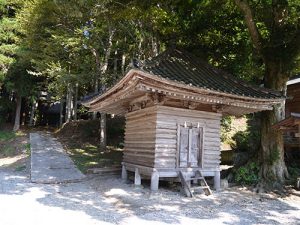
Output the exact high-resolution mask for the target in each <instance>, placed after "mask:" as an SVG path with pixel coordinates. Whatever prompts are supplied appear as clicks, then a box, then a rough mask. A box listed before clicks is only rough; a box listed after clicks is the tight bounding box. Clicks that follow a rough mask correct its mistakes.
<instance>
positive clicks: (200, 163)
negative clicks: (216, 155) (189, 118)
mask: <svg viewBox="0 0 300 225" xmlns="http://www.w3.org/2000/svg"><path fill="white" fill-rule="evenodd" d="M185 124H187V123H185ZM185 124H180V123H178V124H177V145H176V168H188V166H187V167H180V162H179V160H180V159H179V158H180V128H181V127H185ZM189 124H190V125H189V126H186V127H188V128H199V129H201V131H202V132H200V133H201V135H200V137H199V138H200V141H199V143H200V144H199V152H198V167H191V168H203V159H204V157H203V156H204V134H205V127H204V126H199V125H198V124H196V125H195V123H194V124H193V123H189ZM190 136H191V135H190V130H189V137H188V139H189V149H188V155H187V161H189V154H190V147H191V146H190Z"/></svg>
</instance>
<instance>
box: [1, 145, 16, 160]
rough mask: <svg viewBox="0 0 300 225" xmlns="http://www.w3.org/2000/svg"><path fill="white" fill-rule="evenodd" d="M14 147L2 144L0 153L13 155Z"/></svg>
mask: <svg viewBox="0 0 300 225" xmlns="http://www.w3.org/2000/svg"><path fill="white" fill-rule="evenodd" d="M15 152H16V149H15V148H14V147H12V146H9V145H8V146H3V147H1V149H0V153H1V155H3V156H4V157H10V156H13V155H15Z"/></svg>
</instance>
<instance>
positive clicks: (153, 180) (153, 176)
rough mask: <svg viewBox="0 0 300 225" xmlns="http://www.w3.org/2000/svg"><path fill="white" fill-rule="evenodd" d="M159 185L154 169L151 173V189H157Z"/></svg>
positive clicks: (157, 174)
mask: <svg viewBox="0 0 300 225" xmlns="http://www.w3.org/2000/svg"><path fill="white" fill-rule="evenodd" d="M158 186H159V173H158V172H157V171H156V170H154V171H153V172H152V174H151V191H157V190H158Z"/></svg>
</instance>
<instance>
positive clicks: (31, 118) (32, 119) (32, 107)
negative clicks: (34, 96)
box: [29, 100, 37, 126]
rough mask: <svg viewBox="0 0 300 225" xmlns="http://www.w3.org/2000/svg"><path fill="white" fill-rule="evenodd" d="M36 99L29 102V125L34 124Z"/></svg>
mask: <svg viewBox="0 0 300 225" xmlns="http://www.w3.org/2000/svg"><path fill="white" fill-rule="evenodd" d="M36 104H37V103H36V101H35V100H33V101H32V103H31V110H30V118H29V126H33V125H34V114H35V109H36Z"/></svg>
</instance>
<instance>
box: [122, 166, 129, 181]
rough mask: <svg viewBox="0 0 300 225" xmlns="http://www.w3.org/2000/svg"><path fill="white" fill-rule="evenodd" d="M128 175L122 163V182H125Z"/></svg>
mask: <svg viewBox="0 0 300 225" xmlns="http://www.w3.org/2000/svg"><path fill="white" fill-rule="evenodd" d="M127 179H128V174H127V170H126V167H125V165H124V163H122V180H124V181H127Z"/></svg>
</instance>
